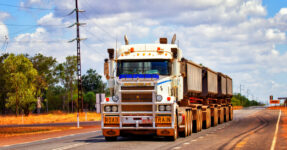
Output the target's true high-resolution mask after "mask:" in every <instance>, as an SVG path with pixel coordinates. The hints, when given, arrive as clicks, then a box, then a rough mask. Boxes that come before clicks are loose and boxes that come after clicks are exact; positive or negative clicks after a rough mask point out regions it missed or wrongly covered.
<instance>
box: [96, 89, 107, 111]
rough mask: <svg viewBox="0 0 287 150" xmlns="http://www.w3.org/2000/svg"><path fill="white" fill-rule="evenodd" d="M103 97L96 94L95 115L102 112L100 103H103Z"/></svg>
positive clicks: (100, 94) (103, 95) (101, 94)
mask: <svg viewBox="0 0 287 150" xmlns="http://www.w3.org/2000/svg"><path fill="white" fill-rule="evenodd" d="M105 96H106V95H105V94H104V93H97V94H96V105H95V107H96V111H97V113H101V112H102V110H101V102H103V101H104V99H105Z"/></svg>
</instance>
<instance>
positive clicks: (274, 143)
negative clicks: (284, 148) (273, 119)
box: [270, 110, 281, 150]
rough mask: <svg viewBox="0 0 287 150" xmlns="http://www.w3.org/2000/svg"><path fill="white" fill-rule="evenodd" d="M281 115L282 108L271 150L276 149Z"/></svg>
mask: <svg viewBox="0 0 287 150" xmlns="http://www.w3.org/2000/svg"><path fill="white" fill-rule="evenodd" d="M280 116H281V110H280V112H279V115H278V120H277V124H276V129H275V133H274V137H273V141H272V145H271V148H270V150H274V149H275V145H276V140H277V134H278V128H279V122H280Z"/></svg>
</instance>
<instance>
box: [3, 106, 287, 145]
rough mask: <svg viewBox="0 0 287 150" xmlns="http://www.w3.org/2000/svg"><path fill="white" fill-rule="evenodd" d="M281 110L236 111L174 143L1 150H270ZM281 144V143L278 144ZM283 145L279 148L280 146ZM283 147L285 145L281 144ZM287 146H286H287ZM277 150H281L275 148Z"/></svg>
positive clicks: (93, 137)
mask: <svg viewBox="0 0 287 150" xmlns="http://www.w3.org/2000/svg"><path fill="white" fill-rule="evenodd" d="M278 116H279V110H267V109H264V108H259V107H253V108H249V109H243V110H235V111H234V120H233V121H229V122H227V123H223V124H220V125H218V126H216V127H212V128H209V129H207V130H202V131H201V132H199V133H193V134H192V135H191V136H189V137H187V138H178V139H177V140H176V141H175V142H170V141H165V140H164V139H162V138H159V137H137V138H136V137H120V138H118V141H115V142H107V141H105V140H104V137H103V136H102V133H101V131H94V132H90V133H82V134H76V135H71V136H64V137H58V138H51V139H47V140H41V141H36V142H31V143H24V144H17V145H12V146H8V147H2V149H27V150H66V149H73V150H82V149H96V150H109V149H111V150H118V149H120V150H129V149H131V150H155V149H160V150H165V149H167V150H173V149H174V150H176V149H177V150H179V149H183V150H188V149H198V150H199V149H200V150H201V149H204V150H213V149H222V150H224V149H243V150H245V149H246V150H250V149H252V150H257V149H259V150H270V148H271V145H272V142H273V141H274V140H273V139H274V133H275V129H276V124H277V120H278ZM278 140H280V139H277V145H278V143H280V142H281V143H282V141H278ZM279 145H280V144H279ZM281 145H282V144H281ZM284 145H285V144H284ZM275 149H282V148H280V147H275Z"/></svg>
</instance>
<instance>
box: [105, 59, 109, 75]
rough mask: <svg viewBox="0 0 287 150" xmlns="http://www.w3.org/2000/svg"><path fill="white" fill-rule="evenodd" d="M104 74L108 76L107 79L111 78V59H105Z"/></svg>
mask: <svg viewBox="0 0 287 150" xmlns="http://www.w3.org/2000/svg"><path fill="white" fill-rule="evenodd" d="M104 75H105V76H106V78H107V79H109V78H110V76H109V60H108V59H105V63H104Z"/></svg>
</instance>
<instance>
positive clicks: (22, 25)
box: [0, 24, 65, 27]
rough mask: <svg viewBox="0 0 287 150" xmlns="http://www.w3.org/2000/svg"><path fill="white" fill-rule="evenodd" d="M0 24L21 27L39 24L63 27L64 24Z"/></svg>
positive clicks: (37, 25)
mask: <svg viewBox="0 0 287 150" xmlns="http://www.w3.org/2000/svg"><path fill="white" fill-rule="evenodd" d="M0 25H1V26H21V27H28V26H34V27H39V26H59V27H61V26H62V27H65V26H64V25H53V24H43V25H41V24H0Z"/></svg>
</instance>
